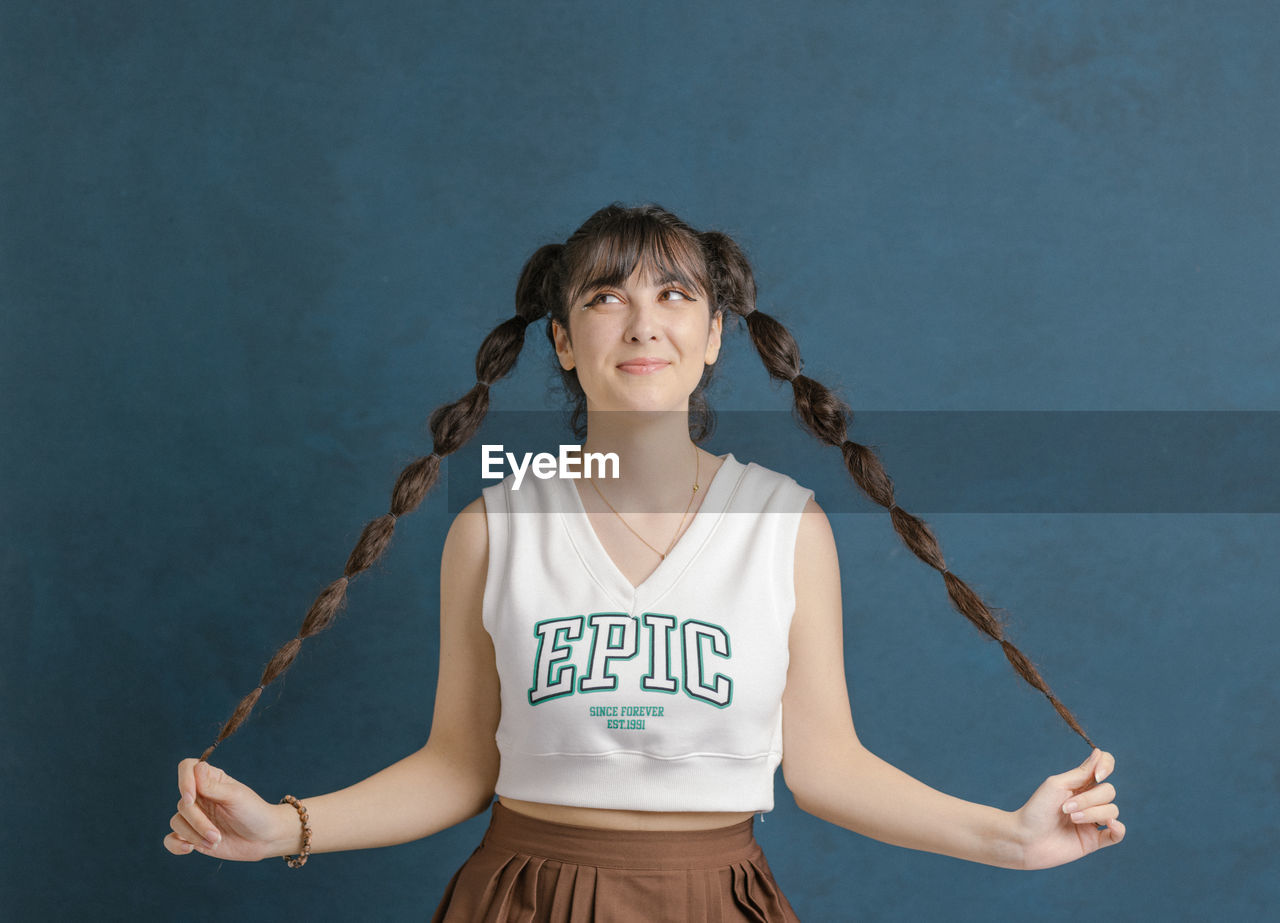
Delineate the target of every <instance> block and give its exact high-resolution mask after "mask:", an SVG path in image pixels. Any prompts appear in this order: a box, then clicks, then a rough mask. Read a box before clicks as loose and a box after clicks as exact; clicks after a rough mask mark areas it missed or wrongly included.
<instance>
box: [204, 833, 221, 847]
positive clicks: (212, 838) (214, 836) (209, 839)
mask: <svg viewBox="0 0 1280 923" xmlns="http://www.w3.org/2000/svg"><path fill="white" fill-rule="evenodd" d="M220 839H222V837H221V836H220V835H219V833H218V831H217V830H210V831H209V833H208V834H207V835H206V836H205V838H204V841H205V842H206V843H208V844H209V845H210V846H217V845H218V840H220Z"/></svg>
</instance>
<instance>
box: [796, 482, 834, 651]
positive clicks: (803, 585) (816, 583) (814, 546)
mask: <svg viewBox="0 0 1280 923" xmlns="http://www.w3.org/2000/svg"><path fill="white" fill-rule="evenodd" d="M794 580H795V592H796V611H795V617H794V619H793V621H792V625H793V626H794V627H807V626H810V625H815V624H820V625H828V626H829V625H830V624H832V623H833V622H834V623H838V622H839V621H840V618H841V605H840V561H839V558H838V556H837V554H836V539H835V535H834V534H833V533H832V531H831V522H830V520H829V519H827V514H826V513H825V512H824V511H823V509H822V507H821V506H819V505H818V502H817V501H816V500H814V499H813V498H812V497H810V498H809V502H808V503H807V504H805V508H804V510H803V511H802V512H801V514H800V526H799V528H798V529H797V532H796V549H795V576H794Z"/></svg>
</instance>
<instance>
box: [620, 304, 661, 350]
mask: <svg viewBox="0 0 1280 923" xmlns="http://www.w3.org/2000/svg"><path fill="white" fill-rule="evenodd" d="M657 333H658V316H657V306H656V305H649V304H645V303H644V302H642V301H640V300H638V299H637V300H636V301H633V302H632V303H631V308H630V310H629V311H628V312H627V329H626V337H627V339H628V340H644V339H652V338H653V337H655V336H656V335H657Z"/></svg>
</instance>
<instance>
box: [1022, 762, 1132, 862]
mask: <svg viewBox="0 0 1280 923" xmlns="http://www.w3.org/2000/svg"><path fill="white" fill-rule="evenodd" d="M1115 767H1116V761H1115V757H1113V756H1112V755H1111V754H1110V753H1106V752H1105V751H1102V750H1094V751H1093V752H1092V753H1090V754H1089V758H1088V759H1087V760H1085V761H1084V762H1083V763H1082V764H1081V765H1079V766H1077V767H1076V768H1075V769H1071V770H1068V771H1067V772H1064V773H1061V774H1059V775H1056V776H1050V777H1049V778H1047V779H1045V780H1044V782H1043V784H1041V786H1040V787H1039V788H1037V789H1036V791H1035V794H1033V795H1032V796H1031V797H1030V799H1028V800H1027V803H1026V804H1024V805H1023V806H1022V807H1021V808H1019V809H1018V810H1017V811H1016V812H1014V817H1015V824H1016V829H1017V832H1018V840H1019V842H1020V843H1021V845H1022V850H1023V866H1022V867H1023V868H1027V869H1047V868H1052V867H1053V866H1055V865H1062V864H1063V863H1066V862H1073V861H1075V860H1076V859H1079V858H1080V857H1081V856H1087V855H1088V854H1089V853H1091V852H1094V851H1095V850H1098V849H1102V848H1103V847H1104V846H1111V845H1113V844H1115V843H1119V842H1120V841H1121V840H1123V839H1124V824H1122V823H1120V821H1118V820H1117V819H1116V818H1117V817H1118V816H1119V814H1120V809H1119V808H1118V807H1117V806H1116V803H1115V799H1116V790H1115V786H1113V785H1112V784H1111V783H1110V782H1104V781H1103V780H1104V779H1106V778H1107V776H1109V775H1111V771H1112V770H1113V769H1115ZM1098 824H1104V825H1105V826H1104V827H1102V828H1099V827H1098V826H1097V825H1098Z"/></svg>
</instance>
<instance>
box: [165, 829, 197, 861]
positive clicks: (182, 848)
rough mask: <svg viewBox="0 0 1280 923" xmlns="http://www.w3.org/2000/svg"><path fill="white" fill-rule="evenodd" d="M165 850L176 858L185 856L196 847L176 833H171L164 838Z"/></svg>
mask: <svg viewBox="0 0 1280 923" xmlns="http://www.w3.org/2000/svg"><path fill="white" fill-rule="evenodd" d="M164 848H165V849H167V850H169V852H171V853H173V854H174V855H175V856H185V855H186V854H187V853H189V852H191V850H193V849H194V848H195V847H194V846H192V845H191V844H190V843H188V842H187V841H186V840H184V839H183V838H182V837H180V836H178V835H177V834H176V833H170V834H168V835H167V836H166V837H165V838H164Z"/></svg>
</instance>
